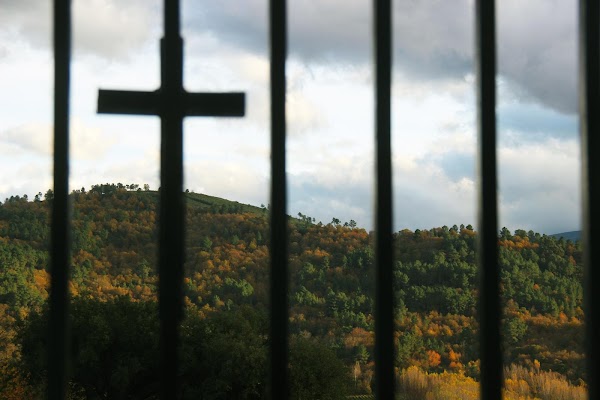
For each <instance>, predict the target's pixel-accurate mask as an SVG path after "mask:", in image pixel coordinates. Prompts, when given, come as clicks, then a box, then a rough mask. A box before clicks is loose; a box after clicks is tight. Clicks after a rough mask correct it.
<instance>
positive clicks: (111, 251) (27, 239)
mask: <svg viewBox="0 0 600 400" xmlns="http://www.w3.org/2000/svg"><path fill="white" fill-rule="evenodd" d="M185 197H186V201H187V205H188V207H187V217H186V232H187V237H186V240H187V243H186V264H185V281H184V293H185V303H186V311H187V315H188V317H187V319H186V321H187V322H186V323H188V322H189V324H188V325H185V324H184V327H185V326H187V328H184V329H183V332H184V335H189V336H184V337H189V338H190V340H191V342H190V343H200V344H203V345H200V347H202V346H206V345H207V344H208V343H210V346H209V347H210V350H214V351H216V352H219V351H222V352H223V353H222V354H221V355H220V356H217V355H207V354H205V353H198V357H199V358H202V357H204V358H207V357H208V358H209V359H215V360H216V359H219V358H218V357H222V358H221V359H219V360H225V359H227V357H229V358H230V363H231V362H234V363H236V364H239V365H240V368H242V366H243V365H247V364H244V363H255V364H256V365H257V366H260V365H262V363H264V360H263V358H262V357H265V354H266V353H265V351H266V346H267V342H266V340H265V339H264V338H265V337H266V330H264V329H266V328H265V326H266V320H264V315H265V313H266V312H267V309H268V308H267V304H268V285H269V279H268V278H269V258H268V248H267V245H268V232H269V230H268V212H269V209H268V207H265V206H261V207H260V208H259V207H252V206H247V205H243V204H239V203H234V202H229V201H226V200H222V199H218V198H214V197H210V196H205V195H201V194H196V193H189V192H186V194H185ZM52 199H53V194H52V192H51V191H48V192H46V194H45V195H42V194H41V193H39V194H38V195H36V196H35V199H34V200H33V201H29V199H27V197H26V196H23V197H19V196H15V197H11V198H10V199H6V201H5V202H4V203H2V204H1V205H0V357H1V360H0V363H1V364H0V369H2V371H0V375H1V376H3V378H2V379H0V381H1V382H0V393H3V398H11V397H9V393H13V396H14V398H20V397H19V394H18V393H21V394H22V391H24V390H29V391H33V392H35V389H36V387H35V386H36V383H37V384H38V387H37V389H39V382H40V381H41V379H42V378H41V377H42V376H43V373H44V372H43V371H44V367H43V365H41V364H39V362H40V358H39V357H40V354H41V353H40V352H42V351H43V349H35V348H33V346H30V345H29V344H28V343H41V342H42V339H41V337H39V338H37V339H34V338H36V336H35V335H41V333H40V332H42V325H43V324H42V323H41V322H40V321H42V322H43V315H44V309H45V299H46V298H47V290H48V284H49V274H48V254H47V251H46V248H47V243H48V235H49V233H48V215H49V204H50V203H51V202H52ZM71 200H72V204H73V221H72V243H73V248H72V257H73V258H72V264H73V267H72V281H71V286H70V290H71V294H72V296H73V299H74V300H73V301H74V307H73V311H74V314H73V321H75V322H76V321H78V318H82V316H81V315H87V317H86V318H87V320H89V319H90V317H89V315H102V313H107V312H111V311H109V309H110V307H117V305H119V306H118V307H121V309H123V310H128V311H127V314H126V315H129V314H131V315H136V316H137V315H139V318H141V319H142V320H143V319H144V318H146V319H147V321H146V320H144V321H142V320H140V321H142V322H143V323H142V322H140V323H139V324H138V325H139V327H142V326H144V327H145V328H144V331H143V332H141V333H139V334H140V335H146V337H145V338H144V340H151V339H152V338H151V336H152V334H151V333H149V332H154V328H153V327H154V325H153V324H156V321H155V319H153V318H155V317H148V316H143V315H142V314H144V313H145V314H144V315H150V314H152V313H151V312H150V310H151V309H152V307H153V304H154V302H155V301H156V294H157V276H156V271H155V265H156V258H157V257H156V255H157V235H156V223H157V219H158V214H157V203H158V194H157V192H155V191H150V190H149V187H148V186H147V185H144V188H143V189H142V188H140V187H139V186H138V185H136V184H129V185H122V184H103V185H95V186H93V187H92V188H91V189H90V190H89V191H86V190H85V189H84V188H82V189H81V190H76V191H74V192H73V193H72V195H71ZM290 227H291V229H290V245H289V250H290V269H291V271H290V283H291V285H290V305H291V309H290V321H291V327H290V328H291V334H292V338H293V340H292V343H293V344H294V346H296V347H294V346H293V347H294V348H299V349H302V351H300V352H299V353H298V354H297V355H294V354H295V353H292V356H291V357H292V358H291V359H292V360H296V362H297V363H298V364H299V365H307V367H306V369H301V368H296V369H295V370H294V369H293V368H292V370H293V371H296V372H297V373H301V374H304V375H300V376H302V378H298V379H301V380H300V381H303V380H310V379H309V378H307V376H309V375H310V374H313V375H314V374H317V375H320V376H324V374H323V372H322V371H321V372H315V371H316V368H317V366H318V365H319V364H320V363H319V362H314V361H311V360H310V359H304V358H303V357H304V356H307V355H308V354H325V352H326V351H325V350H327V351H330V352H331V357H332V360H331V363H333V364H331V365H335V362H336V360H338V361H340V362H341V363H342V364H343V365H345V367H344V368H342V373H341V374H342V376H344V377H349V378H350V379H351V382H350V383H347V382H346V381H345V380H343V379H338V377H336V376H331V377H330V379H331V382H337V383H336V387H338V386H339V387H344V388H348V390H349V392H352V393H369V392H370V390H371V383H372V377H373V359H372V354H373V341H374V339H373V322H374V321H373V302H374V300H373V299H374V281H373V250H372V246H371V244H372V243H371V242H372V235H371V234H369V233H368V232H366V231H365V230H364V229H360V228H357V227H356V223H355V222H354V221H349V222H346V223H342V222H341V221H339V220H338V219H337V218H333V219H332V221H331V222H330V223H326V224H324V223H322V222H319V223H317V222H316V221H315V220H314V219H313V218H311V217H309V216H306V215H302V214H299V215H298V218H290ZM394 240H395V242H394V243H395V263H394V265H391V266H390V268H393V269H394V276H395V288H396V305H397V307H396V324H397V333H396V338H397V353H396V363H397V367H398V374H399V375H398V376H399V382H401V377H402V376H404V375H403V374H402V371H403V370H406V371H408V368H409V367H411V366H412V367H413V368H414V367H418V368H420V370H421V371H424V372H428V373H442V372H444V371H448V372H453V373H456V374H459V375H460V376H464V377H465V379H466V378H469V379H475V380H476V379H478V359H479V356H478V345H477V329H478V328H477V322H476V320H477V289H476V286H477V282H478V279H479V277H478V269H477V266H476V254H475V251H476V250H475V248H476V233H475V232H474V230H473V228H472V227H471V226H470V225H467V226H466V227H465V226H463V225H461V226H456V225H455V226H452V227H446V226H444V227H441V228H433V229H430V230H416V231H414V232H412V231H409V230H403V231H400V232H397V233H396V234H395V235H394ZM498 243H499V246H500V264H501V273H502V283H501V291H502V302H503V305H504V308H505V318H504V320H503V334H504V343H505V349H504V350H505V354H506V364H507V365H510V364H515V365H520V366H522V367H523V368H530V369H531V370H532V371H535V370H536V368H537V370H539V371H549V370H552V371H555V372H558V373H561V374H563V375H564V376H566V377H567V379H568V380H570V381H571V383H577V382H579V381H580V380H581V379H582V377H583V356H582V354H583V349H582V347H581V346H582V342H583V340H582V335H583V331H582V322H581V321H582V320H583V313H582V309H581V306H582V287H581V280H582V266H581V248H580V245H579V243H572V242H570V241H564V240H557V239H555V238H552V237H549V236H546V235H540V234H538V233H534V232H532V231H529V232H525V231H523V230H517V231H515V232H514V233H511V232H510V231H508V230H507V229H503V230H502V231H501V232H500V234H499V237H498ZM144 310H145V311H144ZM240 310H244V311H240ZM248 310H254V311H252V312H250V311H248ZM77 312H80V314H81V315H79V314H78V313H77ZM255 314H256V315H255ZM126 315H125V316H124V319H125V320H126V319H127V318H126ZM136 318H137V317H136ZM100 319H101V317H100V316H98V317H97V318H96V322H97V323H101V321H100V322H98V321H99V320H100ZM220 319H222V320H220ZM234 320H236V321H238V322H235V323H240V324H246V325H245V326H244V327H236V328H232V329H231V330H229V331H219V330H218V329H217V325H219V326H227V324H228V323H230V322H231V323H234ZM259 320H260V321H262V322H257V321H259ZM36 321H37V322H36ZM84 321H85V320H84ZM109 321H110V323H109V322H106V321H105V322H102V324H104V325H102V326H98V327H95V328H94V329H91V332H89V334H96V333H98V335H100V333H101V332H103V331H102V330H103V329H104V330H106V329H108V331H106V332H104V333H102V335H103V336H102V335H100V336H98V337H96V336H92V337H94V339H93V340H101V338H102V337H103V338H105V339H106V338H110V337H111V334H112V333H110V332H116V330H118V329H125V330H127V329H130V328H131V329H132V331H131V335H132V338H135V335H137V334H138V333H135V332H134V331H133V330H134V329H135V327H134V326H130V325H125V327H119V326H118V325H114V326H105V325H106V324H109V325H110V324H112V323H114V324H118V323H120V322H119V321H120V320H118V319H117V320H114V321H112V320H109ZM190 321H191V322H190ZM75 322H74V327H75V326H76V324H75ZM122 322H123V323H124V324H129V323H130V321H122ZM210 324H213V325H210ZM214 324H216V325H214ZM209 326H213V328H209ZM194 327H195V328H194ZM109 328H110V329H109ZM111 329H113V330H111ZM195 329H197V330H195ZM233 331H239V332H244V334H243V335H242V336H243V337H242V336H240V337H239V338H238V339H239V340H240V342H239V345H237V347H236V345H235V340H234V338H229V337H228V336H227V335H229V334H231V332H233ZM99 332H100V333H99ZM215 332H219V333H218V334H216V335H215V334H214V333H215ZM211 333H212V336H211ZM226 338H227V339H226ZM28 340H30V341H31V340H33V342H28ZM81 340H84V339H81ZM85 340H87V339H85ZM106 340H107V341H108V342H110V340H112V339H110V340H109V339H106ZM131 340H132V341H137V343H138V344H140V345H142V343H146V342H145V341H144V340H137V339H131ZM236 340H237V339H236ZM246 340H248V341H249V342H247V343H246V342H245V341H246ZM252 340H255V341H254V342H252ZM211 341H214V342H211ZM90 343H91V342H89V343H88V342H85V343H83V342H82V343H79V344H78V346H79V348H78V349H79V351H80V352H79V353H77V354H76V355H75V359H74V361H73V363H74V365H78V364H77V363H79V362H88V363H92V362H97V361H98V360H100V359H102V357H101V356H100V355H99V354H95V355H94V354H90V351H83V350H81V348H85V347H86V346H88V347H89V348H90V349H91V348H93V347H94V346H91V345H90ZM184 343H185V340H184ZM122 345H123V346H125V345H124V344H122ZM115 346H117V344H115ZM152 346H153V345H151V344H149V342H148V343H146V344H144V345H143V347H142V348H140V352H142V353H144V352H143V351H142V350H143V349H144V348H146V349H148V351H150V349H152V348H153V347H152ZM190 346H192V347H193V345H192V344H190ZM307 346H308V347H307ZM318 346H321V347H322V348H321V347H318ZM200 347H198V348H196V350H197V351H201V349H200ZM244 349H245V350H246V351H244ZM253 349H254V350H253ZM315 349H316V350H315ZM93 350H94V351H96V352H98V353H99V352H101V351H102V349H101V346H96V348H95V349H93ZM205 350H206V349H205ZM228 352H229V353H228ZM252 352H255V354H254V355H251V354H249V353H252ZM91 353H93V351H92V352H91ZM146 353H147V354H149V353H148V352H146ZM146 353H144V354H145V355H147V354H146ZM81 354H85V357H87V361H85V357H84V356H82V355H81ZM184 354H195V353H193V351H188V352H186V353H184ZM226 354H229V356H225V355H226ZM145 355H144V356H145ZM82 357H83V361H82ZM128 357H129V358H130V359H131V360H137V359H136V357H137V356H136V357H134V356H133V355H129V356H127V357H125V359H127V358H128ZM240 357H241V358H240ZM243 357H254V358H252V359H251V360H249V359H246V358H243ZM323 357H325V356H323ZM192 358H194V360H192V359H189V360H187V361H186V362H189V364H185V363H184V365H187V367H189V368H192V370H193V371H195V372H194V374H195V375H194V376H206V377H210V379H208V378H207V379H208V380H206V382H207V383H206V384H207V385H216V386H214V387H212V388H211V389H208V387H207V386H202V384H198V383H194V384H192V383H189V384H187V385H186V387H187V388H188V389H189V390H190V392H189V393H190V394H189V396H192V397H190V398H207V399H208V398H211V399H212V398H262V397H261V396H263V394H264V393H263V392H262V390H264V381H265V379H266V375H265V374H266V372H264V371H263V370H262V369H261V368H262V367H256V368H253V371H254V372H256V374H258V375H256V376H255V377H254V378H253V379H255V384H256V382H260V385H262V386H261V387H260V388H257V386H253V388H252V389H245V388H246V386H243V385H242V384H241V383H240V385H242V386H243V388H242V386H239V387H237V386H236V387H234V386H235V385H233V384H232V383H231V382H234V381H236V379H234V378H233V375H231V374H233V373H234V372H233V371H229V372H228V373H229V375H227V377H223V379H222V382H223V383H222V384H220V383H218V382H221V381H219V379H220V378H219V379H217V378H216V376H217V375H215V374H216V372H215V371H208V370H207V368H208V367H207V366H202V365H199V364H198V363H201V362H202V360H195V358H196V357H192ZM238 358H239V359H238ZM32 360H33V361H32ZM131 360H130V361H127V362H130V363H133V362H134V361H131ZM149 360H150V359H148V360H147V361H144V362H142V361H139V360H137V361H135V363H136V365H138V366H139V365H143V366H144V367H143V368H142V367H138V369H139V371H138V370H136V371H137V372H133V370H132V368H133V367H131V366H127V367H119V368H115V367H114V366H110V367H109V366H104V368H105V369H110V370H111V371H117V370H118V371H121V372H118V373H119V374H121V375H119V376H117V377H104V379H105V380H106V382H100V383H98V382H96V383H93V384H91V383H89V382H88V381H86V380H85V378H81V379H80V378H79V377H76V376H74V377H73V391H74V393H75V392H77V391H79V392H78V393H80V394H81V396H84V395H85V396H88V397H89V398H93V397H90V396H92V393H96V395H97V396H108V395H106V393H109V392H110V393H111V394H110V396H109V398H119V397H118V396H141V394H140V393H141V392H143V391H144V390H146V391H147V390H151V389H152V384H151V383H150V382H151V381H152V380H153V375H152V374H153V373H154V372H155V371H154V369H153V368H154V367H153V366H152V365H151V361H149ZM231 360H234V361H231ZM113 361H114V360H113ZM35 362H37V363H38V364H35ZM223 362H224V361H223ZM194 363H195V364H194ZM192 364H194V365H193V366H192ZM342 364H340V365H342ZM311 365H312V367H311V368H312V369H311V368H309V366H311ZM96 368H103V367H102V365H98V366H97V367H96ZM184 368H185V367H184ZM82 369H90V370H93V368H92V367H91V364H90V366H88V367H86V368H76V369H74V370H76V371H79V370H82ZM134 369H135V368H134ZM251 369H252V368H251ZM329 369H330V370H332V371H335V370H336V369H335V368H334V367H330V368H329ZM198 371H200V372H198ZM115 373H116V372H115ZM138 373H139V374H142V377H141V378H140V377H139V376H138V375H137V374H138ZM219 373H223V374H225V372H223V371H221V372H219ZM238 373H240V372H239V371H238ZM40 374H41V375H40ZM182 374H184V375H185V372H182ZM198 374H200V375H198ZM306 374H308V375H306ZM100 375H101V374H100V373H97V374H94V378H95V379H96V378H98V376H100ZM313 375H310V376H313ZM224 376H225V375H224ZM227 379H233V380H232V381H229V382H230V383H229V384H227V382H228V380H227ZM111 382H112V383H111ZM115 382H117V383H116V384H115ZM331 382H330V383H331ZM320 384H321V386H323V387H324V386H327V385H324V384H323V383H322V382H321V383H320ZM111 385H113V386H114V388H113V387H111ZM136 385H137V386H136ZM198 385H199V386H198ZM219 385H220V386H219ZM315 385H316V386H315V387H317V386H318V385H317V384H316V383H315ZM305 386H306V387H309V386H310V385H308V386H307V385H298V386H297V387H296V389H294V390H296V391H295V393H297V394H298V396H301V397H302V398H308V397H311V396H308V395H301V394H300V393H301V390H303V389H302V388H303V387H305ZM329 386H331V385H329ZM140 387H141V389H140ZM136 388H137V389H136ZM111 390H113V391H111ZM114 390H117V391H118V390H125V391H126V392H127V393H128V394H123V393H125V392H123V393H121V392H118V393H117V392H115V391H114ZM306 390H310V389H306ZM315 390H317V389H315ZM319 390H324V389H319ZM19 391H21V392H19ZM140 391H141V392H140ZM33 392H32V393H33ZM5 393H6V394H5ZM15 393H17V394H15ZM131 393H137V394H135V395H134V394H131ZM192 393H194V394H192ZM198 393H212V395H210V396H212V397H210V396H209V395H208V394H205V395H204V396H205V397H200V395H199V394H198ZM219 393H220V394H219ZM223 393H228V395H227V396H229V397H219V396H225V395H223ZM233 393H236V394H233ZM251 393H252V394H251ZM314 393H321V396H322V397H321V398H337V397H335V395H333V394H332V395H331V396H333V397H327V396H328V395H325V392H318V391H317V392H314ZM337 393H338V394H339V396H341V394H342V393H343V391H342V390H341V389H339V390H337ZM193 396H195V397H193ZM253 396H254V397H253ZM21 397H23V396H21ZM25 397H26V396H25ZM88 397H84V398H88ZM313 397H314V396H313ZM123 398H127V397H123ZM130 398H138V397H130Z"/></svg>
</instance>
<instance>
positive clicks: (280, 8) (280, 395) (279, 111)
mask: <svg viewBox="0 0 600 400" xmlns="http://www.w3.org/2000/svg"><path fill="white" fill-rule="evenodd" d="M269 19H270V21H269V24H270V42H271V225H270V227H271V328H270V334H271V371H270V378H271V399H282V400H285V399H287V398H288V394H289V388H288V226H287V224H288V221H287V182H286V159H285V158H286V157H285V156H286V154H285V138H286V117H285V97H286V96H285V91H286V82H285V60H286V54H287V48H286V47H287V10H286V0H271V2H270V10H269Z"/></svg>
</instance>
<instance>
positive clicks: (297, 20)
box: [0, 0, 580, 233]
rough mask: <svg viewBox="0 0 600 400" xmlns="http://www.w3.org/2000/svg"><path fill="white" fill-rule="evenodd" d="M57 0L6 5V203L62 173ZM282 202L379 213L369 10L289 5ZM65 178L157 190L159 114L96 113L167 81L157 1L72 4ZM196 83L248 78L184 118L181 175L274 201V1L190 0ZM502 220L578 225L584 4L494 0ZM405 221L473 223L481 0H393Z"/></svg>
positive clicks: (187, 19) (324, 2)
mask: <svg viewBox="0 0 600 400" xmlns="http://www.w3.org/2000/svg"><path fill="white" fill-rule="evenodd" d="M49 3H50V2H49V1H44V0H0V105H1V107H0V170H1V171H2V172H1V174H2V175H1V176H2V179H1V180H0V199H4V198H6V197H10V196H11V195H14V194H19V195H22V194H28V195H29V196H30V197H33V196H34V195H35V193H37V192H39V191H41V192H45V191H46V190H47V189H48V188H50V187H51V186H52V164H51V143H52V136H51V135H52V93H53V83H52V65H53V62H52V53H51V12H50V9H49V6H48V4H49ZM289 3H290V4H289V24H290V26H289V29H290V33H289V61H288V67H287V76H288V104H287V106H288V108H287V109H288V127H289V128H288V129H289V136H288V147H287V149H288V150H287V151H288V160H289V165H288V175H289V181H290V189H289V190H290V193H289V196H290V202H289V212H290V214H292V215H296V214H297V213H298V212H302V213H303V214H307V215H310V216H313V217H315V218H316V219H317V220H321V221H323V222H325V223H327V222H329V221H331V219H332V217H336V218H339V219H340V220H342V221H349V220H350V219H354V220H356V221H357V223H358V224H359V225H360V226H363V227H366V228H371V227H372V220H373V212H372V208H373V183H374V182H373V172H374V164H373V155H372V153H373V143H374V139H373V127H374V122H373V107H374V106H373V82H372V69H373V65H372V50H373V45H372V42H371V31H372V27H371V22H372V19H371V6H370V2H369V1H364V0H363V1H359V0H295V1H290V2H289ZM73 4H74V44H73V45H74V49H73V57H74V58H73V64H72V90H71V99H72V103H71V104H72V108H71V116H72V117H71V118H72V130H71V135H72V143H71V152H72V164H71V187H72V188H73V189H76V188H80V187H82V186H84V187H86V188H89V186H91V185H92V184H95V183H101V182H122V183H139V184H144V183H149V184H150V185H151V187H152V188H156V187H158V186H159V182H158V168H159V121H158V119H157V118H153V117H131V116H107V115H97V114H96V113H95V109H96V101H97V91H98V89H99V88H105V89H137V90H154V89H156V88H157V87H158V85H159V58H158V41H159V39H160V36H161V35H162V19H161V12H162V2H161V1H159V0H73ZM182 14H183V32H182V35H183V36H184V39H185V46H186V47H185V54H186V59H185V77H184V81H185V86H186V88H187V89H188V90H189V91H245V92H246V93H247V114H246V117H244V118H240V119H223V118H219V119H216V118H202V119H199V118H195V119H187V120H186V122H185V181H186V183H185V186H186V187H187V188H189V189H190V190H194V191H197V192H203V193H207V194H210V195H215V196H220V197H225V198H228V199H232V200H238V201H240V202H245V203H250V204H255V205H260V204H261V203H264V204H267V203H268V198H269V192H268V191H269V135H270V133H269V107H268V104H269V81H268V75H269V74H268V69H269V61H268V58H267V54H268V36H267V35H268V26H267V2H266V0H221V1H214V0H187V1H186V0H184V1H183V6H182ZM497 14H498V40H499V42H498V57H499V66H498V67H499V77H498V87H499V90H498V93H499V98H498V125H499V143H498V146H499V147H498V150H499V171H500V187H499V200H500V208H501V210H500V211H501V219H500V226H507V227H508V228H510V229H517V228H523V229H533V230H536V231H539V232H543V233H556V232H563V231H569V230H575V229H578V228H579V225H580V206H579V202H580V195H579V190H580V185H579V167H580V156H579V152H580V149H579V139H578V118H577V100H576V98H577V94H576V88H577V77H576V64H577V63H576V58H577V52H576V49H577V46H576V26H577V11H576V1H575V0H528V1H527V2H523V1H519V0H503V1H501V2H498V11H497ZM393 20H394V76H393V80H394V85H393V121H392V126H393V152H394V157H393V162H394V171H393V180H394V206H395V210H394V213H395V215H394V223H395V228H396V229H403V228H409V229H416V228H431V227H434V226H441V225H453V224H461V223H464V224H469V223H473V224H474V222H475V215H476V205H475V198H476V197H475V195H476V194H475V191H476V183H475V161H474V154H475V150H476V132H475V119H476V116H475V97H474V86H473V82H474V77H473V43H474V39H473V1H472V0H453V1H448V0H396V1H395V2H394V15H393Z"/></svg>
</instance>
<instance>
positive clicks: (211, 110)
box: [184, 92, 246, 117]
mask: <svg viewBox="0 0 600 400" xmlns="http://www.w3.org/2000/svg"><path fill="white" fill-rule="evenodd" d="M245 110H246V95H245V94H244V93H237V92H234V93H186V94H185V111H184V114H185V115H186V116H190V117H243V116H244V113H245Z"/></svg>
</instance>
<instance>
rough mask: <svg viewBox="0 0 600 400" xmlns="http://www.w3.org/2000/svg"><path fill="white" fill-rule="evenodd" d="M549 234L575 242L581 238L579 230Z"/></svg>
mask: <svg viewBox="0 0 600 400" xmlns="http://www.w3.org/2000/svg"><path fill="white" fill-rule="evenodd" d="M550 236H552V237H553V238H556V239H560V238H563V239H565V240H570V241H572V242H576V241H578V240H581V231H571V232H562V233H555V234H554V235H550Z"/></svg>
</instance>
